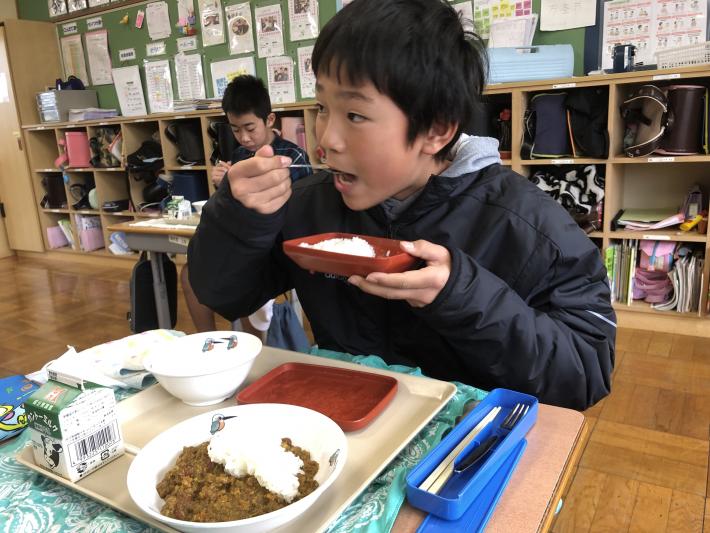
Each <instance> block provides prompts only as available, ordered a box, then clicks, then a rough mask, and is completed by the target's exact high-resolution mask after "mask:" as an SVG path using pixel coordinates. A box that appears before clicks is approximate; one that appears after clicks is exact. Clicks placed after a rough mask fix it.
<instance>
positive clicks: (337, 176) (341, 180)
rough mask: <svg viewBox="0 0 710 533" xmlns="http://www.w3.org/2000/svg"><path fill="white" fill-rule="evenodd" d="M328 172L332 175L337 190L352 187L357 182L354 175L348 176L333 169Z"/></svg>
mask: <svg viewBox="0 0 710 533" xmlns="http://www.w3.org/2000/svg"><path fill="white" fill-rule="evenodd" d="M330 171H331V172H332V173H333V180H334V181H335V186H336V188H338V189H340V188H342V187H347V186H349V185H352V184H353V183H354V182H355V181H356V180H357V176H355V175H354V174H348V173H347V172H343V171H342V170H338V169H335V168H331V169H330Z"/></svg>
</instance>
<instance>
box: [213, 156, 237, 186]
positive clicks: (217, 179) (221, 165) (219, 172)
mask: <svg viewBox="0 0 710 533" xmlns="http://www.w3.org/2000/svg"><path fill="white" fill-rule="evenodd" d="M231 166H232V165H230V164H229V163H227V162H225V161H217V165H216V166H214V167H212V176H211V179H212V185H214V188H215V189H216V188H217V187H219V184H220V183H221V182H222V178H224V175H225V174H226V173H227V172H229V168H230V167H231Z"/></svg>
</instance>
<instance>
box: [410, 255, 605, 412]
mask: <svg viewBox="0 0 710 533" xmlns="http://www.w3.org/2000/svg"><path fill="white" fill-rule="evenodd" d="M450 252H451V275H450V277H449V280H448V282H447V284H446V286H445V287H444V289H443V290H442V291H441V292H440V293H439V295H438V296H437V298H436V299H435V300H434V301H433V302H432V303H431V304H430V305H428V306H426V307H423V308H420V309H416V310H415V312H416V313H418V314H419V315H420V316H422V317H423V318H424V320H426V321H427V322H428V323H429V324H430V325H431V326H432V327H433V328H434V329H436V330H437V331H439V333H440V334H441V335H442V336H444V337H445V338H446V339H448V341H449V342H450V343H451V346H452V348H453V349H454V350H455V351H457V352H458V353H459V356H460V357H461V360H462V361H464V364H465V361H466V359H467V358H476V359H477V361H476V362H475V364H474V365H473V366H474V368H475V367H479V368H480V367H484V368H486V369H488V370H489V371H490V372H491V374H492V375H499V376H501V380H502V381H505V382H507V383H509V384H510V385H509V386H510V387H511V388H514V389H519V390H522V391H527V392H530V393H531V394H534V395H536V396H538V397H539V398H540V401H542V402H545V403H551V404H555V405H562V406H565V407H572V408H575V409H586V408H587V407H589V406H591V405H593V404H594V403H596V402H597V401H599V400H600V399H601V398H603V397H604V396H606V395H607V394H609V391H610V386H611V371H612V369H613V365H614V343H615V338H616V317H615V314H614V311H613V309H612V308H611V304H610V297H609V286H608V284H607V282H606V276H607V274H606V271H605V269H604V267H603V265H602V263H601V261H600V259H599V257H598V255H599V253H598V251H596V250H595V249H593V248H590V249H589V250H588V252H587V253H586V254H585V256H578V257H566V258H565V257H561V256H557V258H556V260H555V261H554V263H553V264H551V265H549V268H548V269H547V270H546V274H545V276H544V277H543V278H542V279H540V280H538V281H537V283H536V286H535V288H534V289H533V291H532V293H531V294H530V295H529V296H528V297H527V299H526V300H523V299H522V298H521V297H520V296H519V295H518V293H517V292H516V291H515V290H513V289H512V288H511V287H509V286H508V285H507V284H506V283H504V282H503V281H502V280H501V279H500V278H498V277H497V276H496V275H494V274H493V273H491V272H490V271H488V270H486V269H485V268H483V267H482V266H481V265H480V264H479V263H478V262H477V261H475V260H474V259H472V258H471V257H470V256H468V255H466V254H465V253H463V252H462V251H461V250H450ZM538 255H544V254H538ZM530 260H531V261H534V260H535V258H534V257H533V258H530ZM535 270H537V269H535ZM537 271H538V272H539V271H540V270H537ZM481 359H483V361H481Z"/></svg>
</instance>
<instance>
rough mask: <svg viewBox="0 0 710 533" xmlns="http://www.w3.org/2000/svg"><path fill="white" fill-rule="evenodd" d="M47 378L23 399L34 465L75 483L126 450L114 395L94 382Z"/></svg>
mask: <svg viewBox="0 0 710 533" xmlns="http://www.w3.org/2000/svg"><path fill="white" fill-rule="evenodd" d="M50 378H53V379H50V380H49V381H48V382H47V383H46V384H45V385H43V386H42V387H41V388H40V389H39V390H38V391H36V392H35V393H34V394H33V395H32V396H30V398H29V399H28V400H27V401H26V402H25V411H26V413H27V422H28V426H29V431H30V439H31V445H32V449H33V453H34V458H35V463H36V464H37V465H39V466H41V467H43V468H46V469H47V470H50V471H52V472H54V473H55V474H57V475H60V476H62V477H64V478H66V479H69V480H71V481H77V480H78V479H81V478H83V477H85V476H86V475H88V474H89V473H91V472H93V471H94V470H96V469H97V468H100V467H102V466H103V465H105V464H107V463H109V462H111V461H112V460H114V459H115V458H116V457H119V456H120V455H121V454H123V452H124V447H123V438H122V436H121V428H120V425H119V423H118V418H117V415H116V398H115V397H114V394H113V390H111V389H109V388H106V387H99V386H98V385H95V384H93V383H89V382H83V381H81V380H76V381H73V382H72V380H71V379H67V378H63V377H60V376H57V375H56V374H54V375H52V374H50ZM57 380H61V381H57Z"/></svg>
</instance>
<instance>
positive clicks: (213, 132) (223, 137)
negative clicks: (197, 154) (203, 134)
mask: <svg viewBox="0 0 710 533" xmlns="http://www.w3.org/2000/svg"><path fill="white" fill-rule="evenodd" d="M207 134H208V135H209V137H210V141H211V142H212V155H210V162H211V163H212V164H213V165H216V164H217V161H227V162H230V161H231V160H232V153H233V152H234V150H236V149H237V148H238V147H239V143H238V142H237V140H236V139H235V138H234V133H232V126H230V125H229V123H228V122H222V121H215V122H210V125H209V126H208V128H207Z"/></svg>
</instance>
